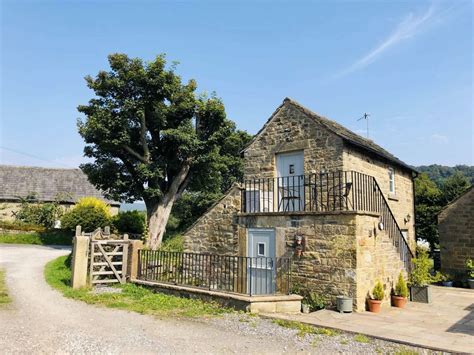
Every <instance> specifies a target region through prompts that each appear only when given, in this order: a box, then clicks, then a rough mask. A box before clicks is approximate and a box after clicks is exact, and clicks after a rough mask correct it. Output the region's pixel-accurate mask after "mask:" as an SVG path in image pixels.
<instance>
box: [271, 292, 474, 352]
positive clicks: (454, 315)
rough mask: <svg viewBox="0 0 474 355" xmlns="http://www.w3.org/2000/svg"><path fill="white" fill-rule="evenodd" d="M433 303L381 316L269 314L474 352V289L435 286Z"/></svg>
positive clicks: (412, 304)
mask: <svg viewBox="0 0 474 355" xmlns="http://www.w3.org/2000/svg"><path fill="white" fill-rule="evenodd" d="M432 288H433V289H432V293H433V302H432V303H431V304H423V303H415V302H409V303H408V304H407V306H406V308H405V309H398V308H394V307H390V308H384V309H382V311H381V313H379V314H375V313H370V312H363V313H350V314H340V313H338V312H335V311H331V310H322V311H318V312H314V313H311V314H297V315H288V314H271V315H270V314H268V316H269V317H271V318H279V319H287V320H295V321H299V322H304V323H308V324H312V325H316V326H321V327H327V328H335V329H340V330H344V331H348V332H353V333H361V334H366V335H369V336H373V337H376V338H380V339H385V340H392V341H397V342H400V343H405V344H408V345H416V346H421V347H426V348H430V349H434V350H444V351H450V352H458V353H459V352H460V353H472V352H473V351H474V290H468V289H460V288H448V287H438V286H432Z"/></svg>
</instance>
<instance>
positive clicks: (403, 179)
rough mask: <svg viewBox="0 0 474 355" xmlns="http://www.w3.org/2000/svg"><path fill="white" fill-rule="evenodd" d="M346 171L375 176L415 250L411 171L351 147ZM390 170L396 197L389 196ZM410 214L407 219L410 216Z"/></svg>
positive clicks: (346, 151)
mask: <svg viewBox="0 0 474 355" xmlns="http://www.w3.org/2000/svg"><path fill="white" fill-rule="evenodd" d="M343 166H344V170H354V171H358V172H360V173H363V174H367V175H370V176H373V177H375V179H376V180H377V183H378V184H379V186H380V189H381V190H382V192H383V194H384V195H385V199H386V200H387V202H388V204H389V206H390V209H391V210H392V213H393V215H394V217H395V219H396V220H397V223H398V225H399V226H400V229H402V230H404V229H405V230H407V231H408V241H409V244H410V248H411V249H412V251H414V250H415V248H416V240H415V211H414V195H413V179H412V176H411V172H410V171H409V170H407V169H403V168H401V167H399V166H397V165H395V164H392V163H390V162H386V161H383V160H381V159H380V158H376V157H374V156H370V155H368V154H367V153H362V152H360V151H359V150H358V149H357V148H355V147H352V146H350V145H347V144H346V145H345V146H344V154H343ZM389 168H393V169H394V172H395V194H390V193H389V174H388V171H389ZM408 215H410V217H409V218H408V219H409V220H407V216H408Z"/></svg>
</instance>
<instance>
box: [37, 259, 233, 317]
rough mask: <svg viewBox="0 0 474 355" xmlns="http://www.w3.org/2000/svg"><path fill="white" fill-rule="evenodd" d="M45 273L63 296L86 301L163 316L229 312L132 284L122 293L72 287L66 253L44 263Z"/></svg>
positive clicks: (212, 314) (211, 305)
mask: <svg viewBox="0 0 474 355" xmlns="http://www.w3.org/2000/svg"><path fill="white" fill-rule="evenodd" d="M44 274H45V278H46V281H47V282H48V283H49V284H50V285H51V286H52V287H53V288H55V289H57V290H58V291H60V292H61V293H62V294H63V295H64V296H65V297H68V298H72V299H76V300H80V301H83V302H86V303H88V304H96V305H100V306H105V307H109V308H118V309H124V310H128V311H133V312H138V313H142V314H151V315H156V316H162V317H168V316H172V317H202V316H216V315H220V314H223V313H226V312H231V310H229V309H226V308H223V307H221V306H220V305H218V304H217V303H210V302H204V301H201V300H193V299H187V298H180V297H176V296H170V295H165V294H161V293H154V292H152V291H151V290H149V289H147V288H144V287H141V286H137V285H135V284H125V285H120V286H117V287H120V288H121V289H122V292H121V293H101V294H94V293H92V292H91V290H90V289H79V290H74V289H72V288H71V287H70V286H69V285H70V280H71V270H70V268H69V266H68V257H67V256H62V257H59V258H57V259H54V260H52V261H50V262H49V263H48V264H46V267H45V270H44Z"/></svg>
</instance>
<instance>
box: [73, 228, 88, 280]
mask: <svg viewBox="0 0 474 355" xmlns="http://www.w3.org/2000/svg"><path fill="white" fill-rule="evenodd" d="M88 251H89V237H85V236H82V235H81V227H80V226H77V227H76V236H75V237H74V243H73V249H72V265H71V268H72V280H71V281H72V288H74V289H77V288H81V287H85V286H87V263H88Z"/></svg>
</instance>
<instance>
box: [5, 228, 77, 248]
mask: <svg viewBox="0 0 474 355" xmlns="http://www.w3.org/2000/svg"><path fill="white" fill-rule="evenodd" d="M72 238H73V232H65V231H46V232H22V233H18V234H0V244H2V243H4V244H35V245H71V244H72Z"/></svg>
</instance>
